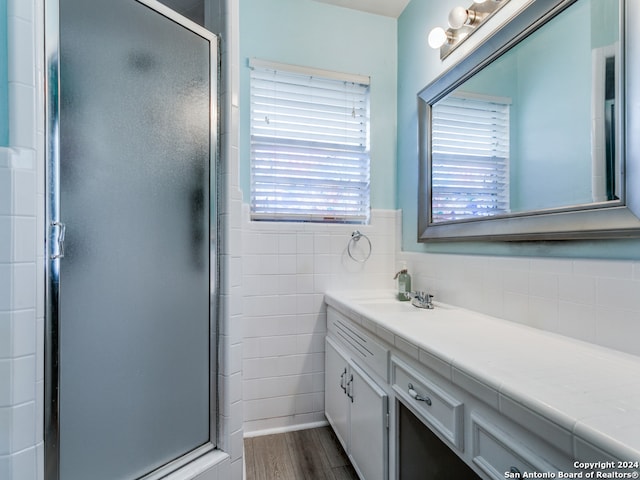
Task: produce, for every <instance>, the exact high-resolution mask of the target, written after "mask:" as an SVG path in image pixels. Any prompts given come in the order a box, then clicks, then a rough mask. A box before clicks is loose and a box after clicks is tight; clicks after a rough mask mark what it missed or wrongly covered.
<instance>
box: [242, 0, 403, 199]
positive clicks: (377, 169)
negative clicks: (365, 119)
mask: <svg viewBox="0 0 640 480" xmlns="http://www.w3.org/2000/svg"><path fill="white" fill-rule="evenodd" d="M396 26H397V22H396V20H395V19H392V18H388V17H383V16H380V15H372V14H368V13H362V12H358V11H355V10H350V9H345V8H340V7H335V6H331V5H328V4H324V3H320V2H315V1H312V0H269V1H268V2H265V1H264V0H242V1H241V2H240V61H241V65H240V94H241V97H240V104H241V106H240V118H241V125H240V187H241V189H242V191H243V196H244V201H248V200H249V153H250V152H249V141H250V139H249V68H248V67H247V60H248V59H249V58H252V57H255V58H259V59H263V60H270V61H274V62H281V63H289V64H294V65H303V66H309V67H313V68H321V69H325V70H333V71H338V72H345V73H354V74H360V75H367V76H370V77H371V95H370V103H371V206H372V208H381V209H394V208H395V204H396V203H395V202H396V191H395V188H396V178H395V172H396V168H395V166H396V156H395V155H396V71H397V48H396V38H397V31H396Z"/></svg>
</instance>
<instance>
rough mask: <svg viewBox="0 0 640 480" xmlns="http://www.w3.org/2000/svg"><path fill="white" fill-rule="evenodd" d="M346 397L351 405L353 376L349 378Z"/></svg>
mask: <svg viewBox="0 0 640 480" xmlns="http://www.w3.org/2000/svg"><path fill="white" fill-rule="evenodd" d="M347 397H349V398H350V399H351V403H353V375H351V378H349V381H348V382H347Z"/></svg>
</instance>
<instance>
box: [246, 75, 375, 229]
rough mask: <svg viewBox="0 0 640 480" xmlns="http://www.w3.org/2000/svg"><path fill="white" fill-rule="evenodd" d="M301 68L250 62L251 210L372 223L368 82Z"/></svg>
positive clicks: (261, 215)
mask: <svg viewBox="0 0 640 480" xmlns="http://www.w3.org/2000/svg"><path fill="white" fill-rule="evenodd" d="M294 68H295V67H294ZM296 70H297V71H296ZM296 70H293V71H287V70H285V69H282V68H277V69H276V68H270V67H264V66H255V65H254V66H253V67H252V70H251V218H252V219H254V220H288V221H317V222H323V221H330V222H345V223H366V222H367V221H368V219H369V98H368V95H369V86H368V84H364V83H360V82H355V81H348V80H338V79H335V78H327V77H323V76H321V75H318V74H317V72H316V71H314V72H313V73H312V74H309V73H307V74H305V73H301V72H300V70H301V69H300V68H299V67H298V68H297V69H296Z"/></svg>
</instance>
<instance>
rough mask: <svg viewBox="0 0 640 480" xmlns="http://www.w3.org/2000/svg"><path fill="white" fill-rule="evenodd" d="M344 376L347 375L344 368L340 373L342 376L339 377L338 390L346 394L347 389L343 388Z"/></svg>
mask: <svg viewBox="0 0 640 480" xmlns="http://www.w3.org/2000/svg"><path fill="white" fill-rule="evenodd" d="M346 374H347V369H346V368H345V369H344V372H342V375H340V388H341V389H342V391H343V392H344V393H347V387H345V386H344V377H345V375H346Z"/></svg>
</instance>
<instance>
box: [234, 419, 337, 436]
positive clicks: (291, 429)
mask: <svg viewBox="0 0 640 480" xmlns="http://www.w3.org/2000/svg"><path fill="white" fill-rule="evenodd" d="M327 425H329V422H327V421H326V420H323V421H320V422H311V423H300V424H297V425H286V426H282V427H275V428H266V429H264V430H255V431H253V432H244V438H252V437H262V436H263V435H274V434H276V433H286V432H295V431H296V430H307V429H309V428H318V427H326V426H327Z"/></svg>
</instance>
